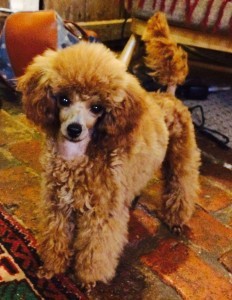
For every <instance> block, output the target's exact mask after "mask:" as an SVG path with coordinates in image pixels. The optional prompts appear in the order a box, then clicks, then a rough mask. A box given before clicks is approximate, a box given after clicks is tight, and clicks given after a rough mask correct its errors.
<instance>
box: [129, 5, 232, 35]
mask: <svg viewBox="0 0 232 300" xmlns="http://www.w3.org/2000/svg"><path fill="white" fill-rule="evenodd" d="M125 7H126V9H127V10H128V11H130V12H131V13H132V15H134V16H137V17H142V18H149V17H151V16H152V15H153V14H154V12H155V11H163V12H164V13H165V14H166V15H167V18H168V20H169V21H170V22H171V23H174V24H177V25H179V26H180V25H182V26H184V27H191V28H192V27H195V28H196V29H201V30H204V31H208V32H213V33H216V32H223V33H225V34H229V35H232V0H125Z"/></svg>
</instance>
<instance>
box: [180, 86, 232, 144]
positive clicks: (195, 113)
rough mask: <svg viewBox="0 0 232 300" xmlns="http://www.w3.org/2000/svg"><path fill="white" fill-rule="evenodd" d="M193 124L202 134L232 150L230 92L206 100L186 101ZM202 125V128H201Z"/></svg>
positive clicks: (210, 96)
mask: <svg viewBox="0 0 232 300" xmlns="http://www.w3.org/2000/svg"><path fill="white" fill-rule="evenodd" d="M184 103H185V104H186V105H187V106H188V107H189V108H190V109H191V110H192V118H193V122H194V123H195V124H196V125H197V127H198V126H199V127H198V128H199V129H200V130H202V131H203V132H205V133H207V134H209V135H211V136H212V137H214V138H215V139H217V140H218V141H219V142H221V143H222V144H226V145H227V146H228V147H230V148H232V92H231V91H228V92H220V93H212V94H209V95H208V97H207V99H206V100H186V101H184ZM202 125H203V126H202Z"/></svg>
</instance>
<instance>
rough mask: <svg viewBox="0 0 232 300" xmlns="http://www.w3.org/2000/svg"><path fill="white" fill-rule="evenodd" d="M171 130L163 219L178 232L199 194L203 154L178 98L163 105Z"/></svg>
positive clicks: (191, 211) (165, 168) (165, 173)
mask: <svg viewBox="0 0 232 300" xmlns="http://www.w3.org/2000/svg"><path fill="white" fill-rule="evenodd" d="M162 106H163V109H164V112H165V120H166V124H167V127H168V130H169V144H168V148H167V153H166V157H165V160H164V163H163V174H164V180H165V185H164V195H163V201H164V202H163V218H164V221H165V222H166V223H167V224H168V225H169V226H170V228H171V229H172V230H174V231H177V232H178V231H179V230H180V229H181V226H182V225H183V224H184V223H186V222H187V221H188V220H189V219H190V217H191V215H192V213H193V209H194V202H195V200H196V198H197V195H198V191H199V182H198V180H199V171H198V169H199V165H200V153H199V150H198V148H197V145H196V141H195V134H194V128H193V124H192V120H191V115H190V113H189V111H188V109H187V108H186V107H185V106H184V105H183V104H182V103H181V102H180V101H179V100H177V99H175V98H172V97H171V98H170V96H169V97H167V99H164V100H163V102H162Z"/></svg>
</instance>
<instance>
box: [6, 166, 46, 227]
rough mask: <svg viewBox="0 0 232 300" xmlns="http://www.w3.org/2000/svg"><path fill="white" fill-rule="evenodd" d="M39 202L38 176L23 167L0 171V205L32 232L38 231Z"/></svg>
mask: <svg viewBox="0 0 232 300" xmlns="http://www.w3.org/2000/svg"><path fill="white" fill-rule="evenodd" d="M39 201H40V178H39V176H38V175H36V174H34V173H33V172H32V171H31V170H30V169H29V168H26V167H23V166H18V167H13V168H10V169H2V170H0V203H2V204H3V205H4V206H5V207H6V208H7V209H8V210H9V211H10V213H12V214H13V215H14V216H16V217H17V218H18V219H19V220H21V221H22V222H23V223H24V225H25V226H26V227H27V228H30V229H31V230H33V231H37V230H38V219H40V218H41V215H40V214H39V212H38V204H39ZM40 213H41V214H42V212H40Z"/></svg>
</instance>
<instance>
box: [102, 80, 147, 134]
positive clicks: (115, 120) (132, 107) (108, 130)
mask: <svg viewBox="0 0 232 300" xmlns="http://www.w3.org/2000/svg"><path fill="white" fill-rule="evenodd" d="M133 79H134V78H133ZM122 95H123V97H122V100H121V101H119V102H117V101H115V102H114V101H112V105H111V107H110V108H108V109H106V112H105V113H104V115H103V116H102V117H101V119H100V120H99V122H98V124H97V130H98V132H99V133H100V134H104V135H107V136H108V137H113V138H114V139H116V138H117V137H120V136H121V137H126V136H128V135H129V134H130V133H131V132H132V131H133V130H134V129H135V128H136V127H137V126H138V124H139V122H140V116H141V114H142V113H143V110H144V105H143V103H144V101H143V98H144V97H145V96H146V95H145V92H144V91H143V89H142V88H141V87H140V86H139V83H138V82H137V81H136V80H132V84H129V85H128V87H127V88H126V89H125V90H123V91H122Z"/></svg>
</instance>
